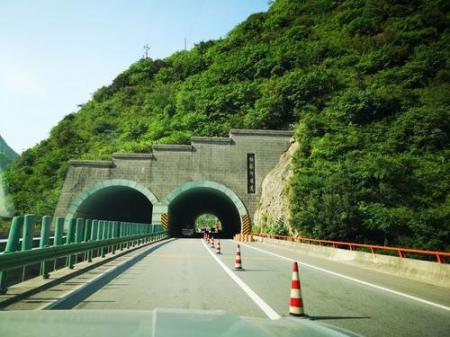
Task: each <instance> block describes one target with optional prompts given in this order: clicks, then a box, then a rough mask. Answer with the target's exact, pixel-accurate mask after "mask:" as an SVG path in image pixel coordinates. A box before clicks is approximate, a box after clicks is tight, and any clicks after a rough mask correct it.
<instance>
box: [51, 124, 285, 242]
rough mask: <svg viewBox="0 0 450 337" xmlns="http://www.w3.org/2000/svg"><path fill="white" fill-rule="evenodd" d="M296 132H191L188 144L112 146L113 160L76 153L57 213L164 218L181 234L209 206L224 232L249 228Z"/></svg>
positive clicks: (164, 222)
mask: <svg viewBox="0 0 450 337" xmlns="http://www.w3.org/2000/svg"><path fill="white" fill-rule="evenodd" d="M291 137H292V132H291V131H276V130H231V131H230V136H229V137H228V138H225V137H192V139H191V144H190V145H166V144H165V145H154V147H153V151H152V152H151V153H115V154H113V155H112V160H111V161H80V160H75V161H71V162H70V168H69V171H68V173H67V176H66V180H65V182H64V186H63V190H62V193H61V196H60V198H59V201H58V205H57V209H56V212H55V216H64V217H66V223H67V222H69V221H70V219H72V218H76V217H82V218H87V219H104V220H117V221H130V222H140V223H154V224H162V225H163V226H164V227H165V228H166V229H167V230H168V231H169V234H170V235H172V236H178V235H180V232H181V227H182V226H184V225H189V224H193V222H194V221H195V219H196V218H197V217H198V216H199V215H201V214H205V213H211V214H214V215H215V216H217V217H218V218H219V220H220V221H221V223H222V225H223V235H224V236H225V237H231V236H232V235H233V234H235V233H239V232H243V233H248V232H250V229H251V221H252V218H253V214H254V212H255V210H256V207H257V204H258V202H259V198H260V195H261V188H262V181H263V179H264V177H265V176H266V175H267V173H268V172H269V171H270V170H271V169H272V168H273V167H274V166H275V165H276V164H277V162H278V160H279V158H280V156H281V154H282V153H283V152H284V151H286V149H287V148H288V146H289V144H290V141H291Z"/></svg>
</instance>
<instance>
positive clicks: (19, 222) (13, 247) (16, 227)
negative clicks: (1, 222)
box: [0, 216, 23, 295]
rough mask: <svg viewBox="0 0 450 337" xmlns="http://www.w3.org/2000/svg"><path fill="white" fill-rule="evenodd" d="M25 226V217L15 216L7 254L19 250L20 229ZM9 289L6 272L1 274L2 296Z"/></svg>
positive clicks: (10, 231)
mask: <svg viewBox="0 0 450 337" xmlns="http://www.w3.org/2000/svg"><path fill="white" fill-rule="evenodd" d="M22 226H23V217H21V216H15V217H14V218H13V219H12V222H11V227H10V228H9V234H8V242H7V243H6V248H5V254H6V253H12V252H15V251H17V250H19V243H20V227H22ZM7 291H8V287H7V285H6V271H2V272H0V294H2V295H3V294H6V292H7Z"/></svg>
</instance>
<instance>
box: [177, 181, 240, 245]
mask: <svg viewBox="0 0 450 337" xmlns="http://www.w3.org/2000/svg"><path fill="white" fill-rule="evenodd" d="M208 213H209V214H213V215H215V216H216V217H217V218H218V219H219V220H220V222H221V224H222V231H221V232H220V233H212V235H213V236H214V237H217V238H232V237H233V235H234V234H236V233H239V232H240V231H241V217H240V215H239V211H238V209H237V208H236V205H235V204H234V202H233V200H231V199H230V198H229V196H227V195H226V194H225V193H223V192H222V191H219V190H217V189H214V188H209V187H194V188H191V189H188V190H186V191H184V192H182V193H180V194H179V195H178V196H177V197H175V198H174V199H173V200H172V201H171V203H170V204H169V234H170V236H172V237H185V236H183V235H182V228H195V220H196V219H197V218H198V217H199V216H200V215H203V214H208ZM202 235H203V234H201V233H195V234H194V235H193V237H202Z"/></svg>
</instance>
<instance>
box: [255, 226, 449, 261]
mask: <svg viewBox="0 0 450 337" xmlns="http://www.w3.org/2000/svg"><path fill="white" fill-rule="evenodd" d="M253 235H254V236H261V237H265V238H269V239H277V240H284V241H293V242H302V243H308V244H319V245H325V246H332V247H333V248H346V249H348V250H355V248H365V249H368V250H370V252H371V253H372V254H373V255H376V254H377V252H378V254H379V253H380V251H387V252H395V253H397V254H398V256H399V257H401V258H404V257H406V253H410V254H418V255H422V256H434V257H435V259H436V262H437V263H447V261H446V258H448V257H450V252H441V251H434V250H423V249H413V248H402V247H390V246H380V245H369V244H363V243H353V242H345V241H330V240H319V239H310V238H303V237H293V236H284V235H273V234H266V233H260V234H253ZM447 260H450V259H447Z"/></svg>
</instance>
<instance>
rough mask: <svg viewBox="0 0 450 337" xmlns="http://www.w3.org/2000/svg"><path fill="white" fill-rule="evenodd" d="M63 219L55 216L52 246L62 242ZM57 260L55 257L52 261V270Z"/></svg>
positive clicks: (59, 244)
mask: <svg viewBox="0 0 450 337" xmlns="http://www.w3.org/2000/svg"><path fill="white" fill-rule="evenodd" d="M64 221H65V219H64V218H63V217H61V216H59V217H57V218H56V224H55V237H54V238H53V246H61V245H62V244H63V233H64ZM57 261H58V259H55V260H54V262H53V269H54V270H56V267H57Z"/></svg>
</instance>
